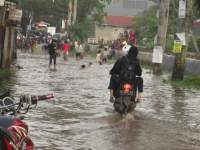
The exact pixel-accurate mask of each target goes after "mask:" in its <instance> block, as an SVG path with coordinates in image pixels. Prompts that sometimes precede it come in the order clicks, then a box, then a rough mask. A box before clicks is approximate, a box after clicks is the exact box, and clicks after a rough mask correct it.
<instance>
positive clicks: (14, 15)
mask: <svg viewBox="0 0 200 150" xmlns="http://www.w3.org/2000/svg"><path fill="white" fill-rule="evenodd" d="M21 19H22V10H20V9H11V10H10V11H9V16H8V20H11V21H18V22H21Z"/></svg>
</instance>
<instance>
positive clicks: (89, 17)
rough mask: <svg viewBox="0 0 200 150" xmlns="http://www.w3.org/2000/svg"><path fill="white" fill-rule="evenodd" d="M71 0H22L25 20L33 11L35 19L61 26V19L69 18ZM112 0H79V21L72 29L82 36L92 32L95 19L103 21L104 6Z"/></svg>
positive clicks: (74, 32)
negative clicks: (69, 2)
mask: <svg viewBox="0 0 200 150" xmlns="http://www.w3.org/2000/svg"><path fill="white" fill-rule="evenodd" d="M68 1H69V0H54V2H53V0H21V7H22V9H23V11H24V15H25V16H24V18H26V19H24V20H26V22H27V20H28V19H27V18H28V17H29V14H30V13H31V12H33V16H34V21H38V20H44V21H46V22H49V23H50V24H51V25H53V26H60V24H61V19H63V18H67V12H68V11H67V9H68ZM110 1H111V0H78V7H77V22H76V24H74V25H73V26H72V27H71V28H70V31H71V32H72V33H73V34H76V36H80V38H85V37H87V36H88V35H89V34H90V29H91V26H92V22H93V21H98V22H102V19H103V17H104V16H105V13H104V7H105V5H106V4H107V3H109V2H110Z"/></svg>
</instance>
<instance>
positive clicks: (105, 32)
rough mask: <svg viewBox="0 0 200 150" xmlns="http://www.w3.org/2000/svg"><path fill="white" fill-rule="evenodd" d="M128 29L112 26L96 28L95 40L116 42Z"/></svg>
mask: <svg viewBox="0 0 200 150" xmlns="http://www.w3.org/2000/svg"><path fill="white" fill-rule="evenodd" d="M125 30H126V29H125V28H123V27H112V26H98V25H96V26H95V38H97V39H102V38H103V39H104V41H110V40H112V41H113V40H115V39H117V38H118V37H119V34H120V33H124V31H125Z"/></svg>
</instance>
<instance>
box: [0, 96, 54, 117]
mask: <svg viewBox="0 0 200 150" xmlns="http://www.w3.org/2000/svg"><path fill="white" fill-rule="evenodd" d="M51 98H54V94H53V93H51V94H47V95H40V96H31V95H22V96H21V97H20V101H19V102H15V99H14V98H12V97H5V98H4V99H2V100H1V101H0V114H4V113H5V112H13V113H12V114H15V113H16V112H17V113H21V110H23V111H24V110H25V113H27V112H28V110H29V109H30V108H31V106H34V105H35V106H37V103H38V101H42V100H48V99H51ZM16 106H17V108H16Z"/></svg>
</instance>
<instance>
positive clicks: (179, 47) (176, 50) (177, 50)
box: [173, 40, 182, 53]
mask: <svg viewBox="0 0 200 150" xmlns="http://www.w3.org/2000/svg"><path fill="white" fill-rule="evenodd" d="M181 52H182V43H181V42H180V41H177V40H174V48H173V53H181Z"/></svg>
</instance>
